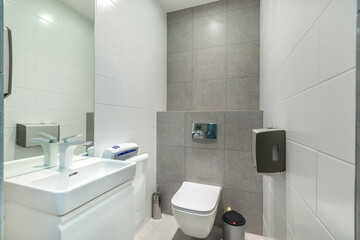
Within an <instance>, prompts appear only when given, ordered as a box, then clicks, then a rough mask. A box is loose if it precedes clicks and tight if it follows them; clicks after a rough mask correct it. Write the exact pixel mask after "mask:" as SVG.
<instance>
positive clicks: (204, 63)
mask: <svg viewBox="0 0 360 240" xmlns="http://www.w3.org/2000/svg"><path fill="white" fill-rule="evenodd" d="M193 64H194V66H193V68H194V73H193V74H194V75H193V79H194V80H214V79H225V78H226V47H214V48H206V49H201V50H196V51H194V59H193Z"/></svg>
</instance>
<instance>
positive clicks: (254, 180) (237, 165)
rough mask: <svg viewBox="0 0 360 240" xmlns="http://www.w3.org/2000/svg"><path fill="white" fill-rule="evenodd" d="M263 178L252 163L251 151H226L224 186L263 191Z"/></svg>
mask: <svg viewBox="0 0 360 240" xmlns="http://www.w3.org/2000/svg"><path fill="white" fill-rule="evenodd" d="M262 179H263V177H262V176H261V175H259V174H258V173H257V172H256V170H255V168H254V166H253V165H252V163H251V152H242V151H229V150H227V151H225V184H224V188H227V189H233V190H238V191H247V192H253V193H262V191H263V185H262V184H263V180H262Z"/></svg>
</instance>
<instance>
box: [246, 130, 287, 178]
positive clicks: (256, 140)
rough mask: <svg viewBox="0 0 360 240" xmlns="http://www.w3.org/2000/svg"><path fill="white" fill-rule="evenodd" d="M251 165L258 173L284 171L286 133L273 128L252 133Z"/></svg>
mask: <svg viewBox="0 0 360 240" xmlns="http://www.w3.org/2000/svg"><path fill="white" fill-rule="evenodd" d="M252 163H253V164H254V166H255V168H256V170H257V172H258V173H264V174H266V173H277V172H285V170H286V166H285V163H286V132H285V130H280V129H274V128H262V129H254V130H253V131H252Z"/></svg>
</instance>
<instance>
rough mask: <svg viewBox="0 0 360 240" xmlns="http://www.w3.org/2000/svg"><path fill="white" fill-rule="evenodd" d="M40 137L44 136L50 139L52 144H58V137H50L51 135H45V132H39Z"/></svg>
mask: <svg viewBox="0 0 360 240" xmlns="http://www.w3.org/2000/svg"><path fill="white" fill-rule="evenodd" d="M39 134H40V135H43V136H44V137H46V138H47V139H49V140H50V141H49V142H50V143H55V142H57V137H54V136H53V135H50V134H47V133H44V132H39Z"/></svg>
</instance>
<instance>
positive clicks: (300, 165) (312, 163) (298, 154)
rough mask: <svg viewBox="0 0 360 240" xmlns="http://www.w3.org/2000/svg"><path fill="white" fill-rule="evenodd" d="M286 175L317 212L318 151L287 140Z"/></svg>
mask: <svg viewBox="0 0 360 240" xmlns="http://www.w3.org/2000/svg"><path fill="white" fill-rule="evenodd" d="M286 153H287V156H286V170H287V171H286V177H287V179H288V181H289V183H290V184H291V185H292V186H293V188H294V189H295V191H297V192H298V194H299V195H300V197H301V198H302V199H303V200H304V201H305V203H306V204H307V205H308V206H309V207H310V208H311V210H312V211H313V212H314V213H316V151H314V150H313V149H311V148H307V147H304V146H301V145H299V144H297V143H294V142H291V141H287V142H286Z"/></svg>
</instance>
